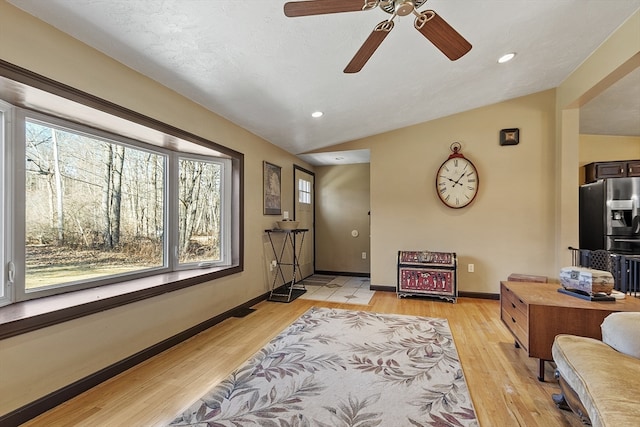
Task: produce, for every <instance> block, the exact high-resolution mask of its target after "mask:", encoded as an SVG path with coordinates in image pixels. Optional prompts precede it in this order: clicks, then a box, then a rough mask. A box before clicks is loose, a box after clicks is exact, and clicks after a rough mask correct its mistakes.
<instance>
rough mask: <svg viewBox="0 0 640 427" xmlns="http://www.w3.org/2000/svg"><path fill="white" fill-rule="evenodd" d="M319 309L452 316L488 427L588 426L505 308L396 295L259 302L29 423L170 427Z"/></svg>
mask: <svg viewBox="0 0 640 427" xmlns="http://www.w3.org/2000/svg"><path fill="white" fill-rule="evenodd" d="M312 306H320V307H331V308H342V309H349V310H367V311H375V312H379V313H397V314H408V315H418V316H429V317H443V318H447V319H448V320H449V325H450V327H451V330H452V332H453V335H454V339H455V342H456V346H457V349H458V353H459V356H460V359H461V362H462V367H463V370H464V373H465V377H466V380H467V383H468V385H469V388H470V392H471V397H472V400H473V403H474V406H475V409H476V412H477V416H478V420H479V421H480V425H481V426H483V427H491V426H497V427H503V426H504V427H512V426H527V427H529V426H531V427H533V426H540V427H549V426H572V427H577V426H580V425H581V423H580V422H579V420H578V419H577V417H575V416H574V415H573V414H571V413H569V412H565V411H560V410H558V409H557V408H556V407H555V406H554V404H553V403H552V401H551V394H552V393H556V392H557V391H558V390H559V388H558V385H557V383H556V382H555V380H553V372H552V370H553V368H552V367H551V366H549V365H550V364H548V363H547V372H546V378H547V379H546V382H544V383H542V382H539V381H538V380H537V378H536V376H537V366H538V365H537V360H535V359H529V358H528V357H527V356H526V354H525V352H524V351H523V350H522V349H516V348H515V347H514V341H513V338H512V337H511V335H510V334H509V332H508V331H507V329H506V328H505V327H504V326H503V325H502V323H501V322H500V303H499V301H491V300H480V299H469V298H459V299H458V302H457V303H455V304H452V303H448V302H444V301H434V300H430V299H425V298H405V299H398V298H397V297H396V295H395V293H392V292H376V294H375V295H374V297H373V298H372V300H371V302H370V304H369V305H368V306H362V305H350V304H340V303H332V302H321V301H310V300H302V299H298V300H296V301H293V302H291V303H289V304H282V303H276V302H268V301H263V302H260V303H259V304H257V305H256V306H254V308H255V309H256V311H255V312H253V313H251V314H249V315H248V316H246V317H244V318H230V319H227V320H225V321H224V322H222V323H220V324H218V325H216V326H214V327H212V328H210V329H208V330H206V331H204V332H202V333H200V334H199V335H197V336H195V337H193V338H191V339H189V340H188V341H185V342H183V343H181V344H180V345H177V346H175V347H173V348H171V349H169V350H167V351H165V352H164V353H162V354H160V355H158V356H156V357H155V358H153V359H150V360H147V361H146V362H144V363H142V364H140V365H138V366H136V367H134V368H132V369H130V370H128V371H126V372H124V373H122V374H121V375H119V376H117V377H115V378H112V379H111V380H109V381H106V382H105V383H103V384H101V385H99V386H97V387H95V388H93V389H91V390H89V391H87V392H86V393H83V394H82V395H80V396H78V397H76V398H74V399H72V400H70V401H68V402H66V403H64V404H62V405H60V406H58V407H56V408H54V409H52V410H51V411H49V412H47V413H45V414H42V415H41V416H40V417H38V418H35V419H34V420H32V421H30V422H29V423H27V424H25V425H26V426H92V427H95V426H107V427H111V426H113V427H119V426H155V425H162V424H165V423H168V422H169V421H171V420H172V419H173V418H174V416H175V415H177V414H178V413H180V411H181V410H183V409H184V408H186V407H188V406H189V405H190V404H191V403H192V402H194V401H195V400H197V399H198V398H200V397H201V396H202V395H203V394H204V393H205V392H206V391H207V390H208V389H210V388H211V387H212V386H214V385H215V384H216V383H218V382H219V381H220V380H222V379H223V378H224V377H225V376H226V375H227V374H229V373H230V372H231V371H232V370H233V369H235V368H236V367H238V366H239V365H240V364H241V363H242V362H244V361H245V360H246V359H248V358H249V357H250V356H251V355H252V354H253V353H255V352H256V351H258V350H259V349H260V348H261V347H262V346H263V345H264V344H265V343H266V342H268V341H269V340H270V339H271V338H273V337H274V336H275V335H276V334H277V333H278V332H280V331H281V330H282V329H284V328H285V327H286V326H288V325H289V324H290V323H292V322H293V321H294V320H295V319H297V318H298V317H299V316H300V315H301V314H302V313H304V312H305V311H306V310H307V309H309V308H310V307H312ZM391 427H395V426H391Z"/></svg>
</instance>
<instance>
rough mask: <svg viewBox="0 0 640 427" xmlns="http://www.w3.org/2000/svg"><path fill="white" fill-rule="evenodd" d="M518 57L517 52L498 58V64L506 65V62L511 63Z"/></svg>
mask: <svg viewBox="0 0 640 427" xmlns="http://www.w3.org/2000/svg"><path fill="white" fill-rule="evenodd" d="M515 56H516V54H515V52H511V53H507V54H505V55H502V56H501V57H500V58H498V64H504V63H505V62H509V61H511V60H512V59H513V58H514V57H515Z"/></svg>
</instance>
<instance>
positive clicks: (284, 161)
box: [0, 1, 313, 415]
mask: <svg viewBox="0 0 640 427" xmlns="http://www.w3.org/2000/svg"><path fill="white" fill-rule="evenodd" d="M0 58H1V59H3V60H5V61H8V62H11V63H13V64H16V65H18V66H21V67H23V68H26V69H29V70H31V71H34V72H36V73H39V74H42V75H44V76H46V77H49V78H52V79H54V80H57V81H60V82H62V83H65V84H67V85H70V86H73V87H76V88H78V89H80V90H83V91H85V92H89V93H91V94H93V95H96V96H98V97H101V98H104V99H107V100H109V101H112V102H114V103H117V104H119V105H122V106H124V107H127V108H129V109H132V110H134V111H137V112H139V113H142V114H145V115H147V116H150V117H153V118H155V119H158V120H160V121H163V122H165V123H168V124H171V125H173V126H176V127H178V128H182V129H184V130H186V131H189V132H192V133H194V134H197V135H200V136H202V137H204V138H207V139H210V140H212V141H215V142H217V143H220V144H222V145H225V146H227V147H230V148H232V149H234V150H237V151H240V152H242V153H244V154H245V175H244V177H245V193H246V194H245V200H244V203H245V241H244V245H245V246H244V247H245V271H244V272H243V273H241V274H237V275H234V276H231V277H226V278H223V279H219V280H216V281H213V282H210V283H206V284H202V285H199V286H195V287H191V288H188V289H184V290H181V291H177V292H172V293H169V294H165V295H162V296H159V297H156V298H152V299H149V300H145V301H142V302H137V303H134V304H129V305H127V306H124V307H120V308H118V309H115V310H109V311H107V312H102V313H98V314H94V315H92V316H87V317H84V318H82V319H78V320H73V321H69V322H66V323H63V324H60V325H56V326H53V327H49V328H45V329H41V330H38V331H35V332H31V333H28V334H23V335H20V336H16V337H13V338H9V339H5V340H1V341H0V369H1V374H0V375H1V376H2V378H1V379H0V396H2V398H1V399H0V415H1V414H5V413H7V412H10V411H12V410H14V409H17V408H19V407H21V406H23V405H25V404H27V403H29V402H32V401H34V400H36V399H38V398H41V397H42V396H44V395H46V394H48V393H50V392H52V391H55V390H57V389H59V388H62V387H64V386H66V385H68V384H70V383H71V382H73V381H76V380H78V379H81V378H83V377H85V376H87V375H89V374H92V373H94V372H96V371H98V370H100V369H102V368H104V367H106V366H109V365H110V364H112V363H115V362H117V361H119V360H122V359H124V358H126V357H128V356H131V355H132V354H134V353H136V352H139V351H141V350H143V349H145V348H147V347H149V346H152V345H154V344H156V343H158V342H159V341H162V340H164V339H166V338H168V337H171V336H172V335H175V334H177V333H179V332H181V331H183V330H185V329H188V328H189V327H192V326H194V325H196V324H198V323H200V322H203V321H205V320H207V319H209V318H211V317H213V316H215V315H217V314H220V313H222V312H224V311H226V310H228V309H230V308H233V307H235V306H237V305H239V304H242V303H244V302H246V301H248V300H250V299H252V298H254V297H257V296H259V295H261V294H263V293H265V292H266V291H267V289H268V286H269V283H270V280H269V276H268V275H269V273H268V269H267V268H265V265H266V261H265V256H268V257H269V258H271V257H272V256H271V254H265V245H264V243H265V240H264V239H265V237H264V230H265V229H266V228H270V227H272V226H273V222H274V221H275V217H270V216H263V214H262V212H263V208H262V161H263V160H267V161H269V162H271V163H274V164H276V165H279V166H281V167H282V182H283V183H284V185H283V187H282V188H283V199H282V202H283V210H288V211H290V212H291V211H293V192H292V188H291V186H290V185H286V184H287V183H292V182H293V163H294V162H296V163H297V164H300V165H301V166H303V167H305V168H307V169H310V170H313V169H312V167H311V166H309V165H307V164H305V163H303V162H300V160H299V159H297V158H295V157H294V156H292V155H290V154H288V153H286V152H284V151H283V150H281V149H279V148H277V147H275V146H274V145H272V144H270V143H267V142H266V141H264V140H262V139H260V138H259V137H257V136H255V135H253V134H251V133H249V132H248V131H246V130H244V129H242V128H240V127H238V126H236V125H234V124H232V123H231V122H229V121H227V120H225V119H224V118H222V117H220V116H217V115H215V114H212V113H211V112H209V111H207V110H206V109H204V108H202V107H201V106H199V105H197V104H195V103H193V102H191V101H189V100H187V99H185V98H183V97H182V96H179V95H177V94H176V93H174V92H172V91H171V90H169V89H167V88H166V87H164V86H161V85H159V84H158V83H156V82H155V81H153V80H151V79H149V78H147V77H144V76H142V75H140V74H138V73H137V72H135V71H133V70H131V69H129V68H127V67H125V66H123V65H122V64H120V63H118V62H116V61H114V60H112V59H110V58H108V57H106V56H105V55H103V54H101V53H99V52H97V51H95V50H93V49H91V48H89V47H88V46H86V45H83V44H81V43H79V42H78V41H77V40H75V39H73V38H71V37H69V36H67V35H65V34H63V33H61V32H59V31H57V30H56V29H54V28H53V27H51V26H48V25H46V24H43V23H42V22H41V21H39V20H37V19H35V18H33V17H31V16H30V15H27V14H25V13H23V12H22V11H20V10H18V9H16V8H14V7H13V6H11V5H9V4H7V3H6V2H4V1H0Z"/></svg>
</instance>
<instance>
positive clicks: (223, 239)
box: [170, 153, 232, 270]
mask: <svg viewBox="0 0 640 427" xmlns="http://www.w3.org/2000/svg"><path fill="white" fill-rule="evenodd" d="M181 159H185V160H195V161H205V162H209V163H217V164H219V165H220V167H221V169H222V171H221V174H220V176H221V179H222V185H221V188H220V192H221V194H220V203H221V205H222V213H221V214H222V221H221V222H220V227H221V230H220V233H221V234H220V244H221V249H220V252H221V254H222V257H221V259H220V260H219V261H216V262H214V261H206V262H190V263H181V262H179V260H178V253H179V249H178V248H179V232H178V220H179V210H178V204H177V203H175V204H171V208H170V209H171V210H172V211H173V215H171V216H170V218H171V219H172V220H173V221H174V223H172V224H171V231H172V234H173V242H175V243H174V244H173V246H172V248H173V251H172V254H173V257H172V258H173V260H172V261H173V262H174V263H175V264H174V267H173V269H174V270H188V269H192V268H203V267H216V266H220V265H230V264H231V250H230V248H231V234H232V233H231V205H232V203H231V196H232V192H231V186H230V185H229V183H231V169H232V167H231V160H229V159H224V158H213V157H207V156H202V155H197V154H187V153H176V155H175V156H174V157H173V159H172V162H173V167H172V168H171V170H172V171H173V172H175V177H172V182H175V183H176V189H175V191H176V192H177V191H179V189H178V188H177V183H178V182H179V179H178V170H179V163H180V160H181ZM225 183H226V184H225ZM171 202H177V197H176V198H175V200H171ZM225 248H226V250H225Z"/></svg>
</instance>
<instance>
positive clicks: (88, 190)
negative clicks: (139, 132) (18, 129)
mask: <svg viewBox="0 0 640 427" xmlns="http://www.w3.org/2000/svg"><path fill="white" fill-rule="evenodd" d="M24 126H25V141H24V143H25V159H24V162H25V192H24V194H25V200H24V204H25V236H24V239H25V290H26V292H30V291H34V290H38V289H42V288H47V287H54V286H60V285H64V284H69V283H74V282H87V281H91V280H95V279H99V278H103V277H108V276H113V275H120V274H124V273H131V272H134V271H140V270H146V269H150V268H158V267H164V266H165V261H164V249H163V248H164V242H163V236H164V224H165V215H164V211H165V209H164V205H165V202H164V194H165V185H164V182H165V179H164V176H165V164H166V163H167V162H166V158H167V156H166V155H164V154H160V153H154V152H151V151H147V150H142V149H140V148H137V147H132V146H127V145H124V144H121V143H116V142H114V141H109V140H106V139H102V138H98V137H96V136H93V135H90V134H83V133H80V132H78V131H74V130H72V129H64V128H61V127H59V126H55V125H53V124H51V123H46V122H41V121H36V120H33V119H26V120H25V121H24Z"/></svg>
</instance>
